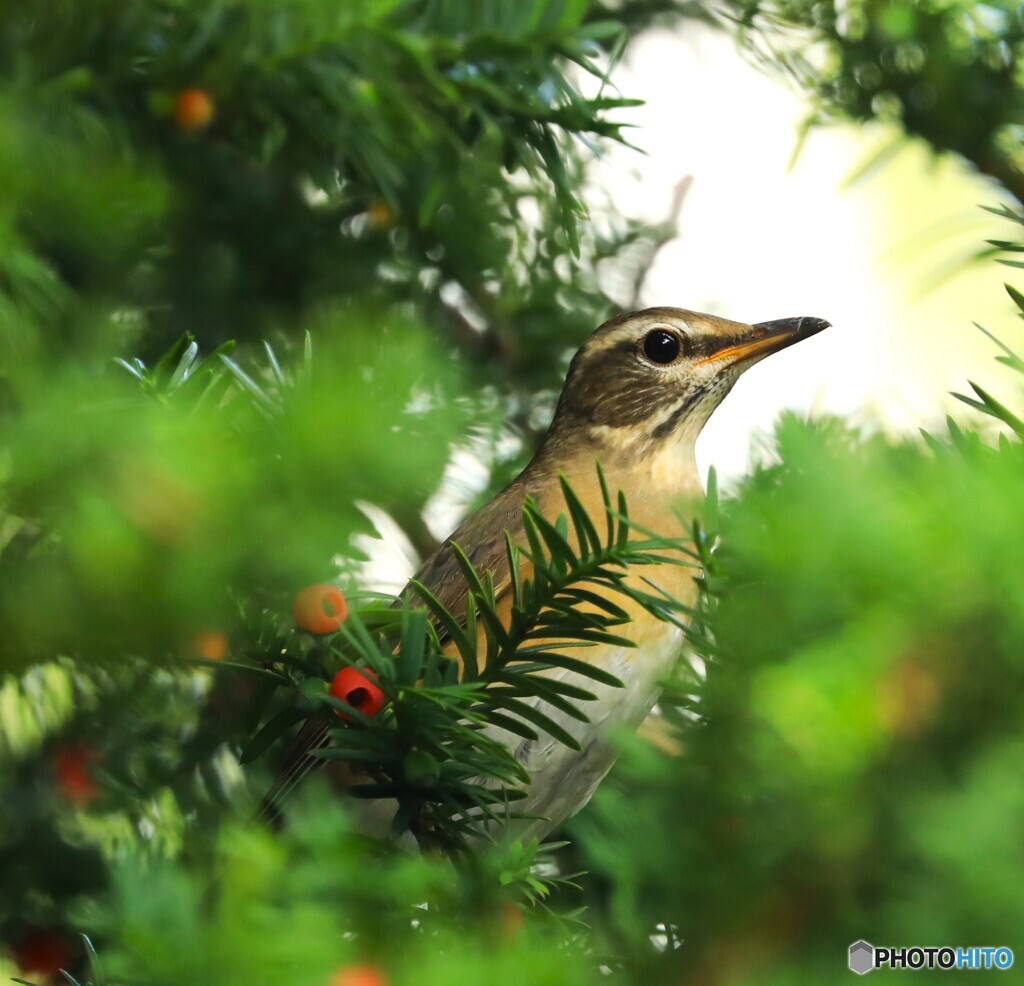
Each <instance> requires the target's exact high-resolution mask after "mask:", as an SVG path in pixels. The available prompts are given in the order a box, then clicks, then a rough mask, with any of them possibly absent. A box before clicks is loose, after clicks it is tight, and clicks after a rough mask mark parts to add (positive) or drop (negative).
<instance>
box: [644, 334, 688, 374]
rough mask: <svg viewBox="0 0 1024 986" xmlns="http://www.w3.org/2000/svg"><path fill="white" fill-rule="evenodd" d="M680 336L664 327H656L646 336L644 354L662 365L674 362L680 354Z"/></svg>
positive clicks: (653, 361)
mask: <svg viewBox="0 0 1024 986" xmlns="http://www.w3.org/2000/svg"><path fill="white" fill-rule="evenodd" d="M679 348H680V346H679V337H678V336H675V335H673V334H672V333H671V332H666V331H665V330H664V329H655V330H654V331H653V332H648V333H647V335H645V336H644V356H646V357H647V358H648V359H649V360H650V361H651V362H652V363H660V364H661V365H662V366H665V365H667V364H668V363H671V362H673V360H675V359H676V357H677V356H678V355H679Z"/></svg>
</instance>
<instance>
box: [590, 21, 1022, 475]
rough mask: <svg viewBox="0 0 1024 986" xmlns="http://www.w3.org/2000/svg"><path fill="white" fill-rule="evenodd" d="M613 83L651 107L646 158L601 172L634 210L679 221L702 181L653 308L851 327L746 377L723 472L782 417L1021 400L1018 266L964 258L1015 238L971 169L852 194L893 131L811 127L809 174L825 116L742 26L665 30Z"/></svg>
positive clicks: (615, 155) (715, 454) (924, 414)
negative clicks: (977, 394)
mask: <svg viewBox="0 0 1024 986" xmlns="http://www.w3.org/2000/svg"><path fill="white" fill-rule="evenodd" d="M614 80H615V81H616V83H617V84H618V86H619V88H620V89H621V90H622V92H623V93H624V94H626V95H628V96H635V97H639V98H642V99H644V100H645V101H646V105H645V106H643V107H640V108H638V109H637V110H634V111H630V112H629V114H628V116H627V117H625V118H626V119H628V120H629V121H630V122H631V123H633V124H634V125H635V129H634V130H632V132H631V134H630V139H631V140H632V142H633V143H634V144H636V145H637V146H639V147H640V148H642V149H643V150H644V151H646V152H647V153H646V156H643V155H640V154H638V153H636V152H632V151H629V150H627V149H621V148H618V149H616V150H614V151H613V152H612V154H611V155H610V157H609V159H608V160H607V161H606V162H604V163H602V164H601V165H600V166H599V167H598V170H597V178H598V180H599V181H601V182H602V183H603V184H604V185H605V186H606V187H607V188H609V189H610V190H611V192H612V194H613V197H614V200H615V202H616V205H617V206H618V207H619V208H621V210H622V211H623V212H624V213H626V214H628V215H633V216H642V217H647V218H650V219H651V220H653V221H658V220H661V219H664V217H665V215H666V213H667V212H668V203H669V201H670V199H671V195H672V189H673V188H674V186H675V185H676V184H677V183H678V182H679V180H680V179H681V178H683V177H684V176H686V175H691V176H693V179H694V181H693V185H692V187H691V189H690V191H689V194H688V195H687V198H686V201H685V204H684V206H683V210H682V214H681V217H680V222H679V234H680V235H679V238H678V239H677V240H675V241H674V242H672V243H670V244H668V245H667V246H666V247H665V248H664V249H663V250H662V251H661V253H660V254H659V256H658V258H657V262H656V264H655V266H654V268H653V270H652V271H651V273H650V276H649V278H648V281H647V283H646V286H645V291H644V297H643V303H645V304H651V305H655V304H658V305H675V306H678V307H681V308H692V309H697V310H704V311H710V312H714V313H715V314H718V315H723V316H726V317H730V318H735V319H739V320H742V321H749V322H754V321H763V320H766V319H771V318H780V317H785V316H791V315H816V316H820V317H822V318H827V319H828V320H829V321H831V322H832V323H833V326H834V327H833V328H832V329H829V330H828V331H826V332H825V333H823V334H822V335H819V336H817V337H816V338H814V339H812V340H809V341H807V342H805V343H802V344H800V345H798V346H796V347H795V348H793V349H790V350H788V351H787V352H785V353H781V354H779V355H777V356H773V357H771V358H770V359H768V360H765V361H764V362H763V363H761V364H759V365H758V366H755V367H754V368H753V369H751V370H750V371H749V373H748V374H747V375H746V376H745V377H744V378H742V379H741V380H740V382H739V384H737V386H736V389H735V390H734V391H733V394H732V395H731V396H730V397H729V399H728V400H727V401H726V403H725V404H724V405H723V406H722V408H721V409H720V410H719V411H718V412H716V414H715V416H714V417H713V418H712V420H711V422H710V423H709V424H708V426H707V428H706V430H705V433H704V435H703V436H702V438H701V441H700V442H699V443H698V457H699V460H700V462H701V464H702V467H703V468H704V469H706V468H707V466H708V465H710V464H712V463H713V464H714V465H715V466H716V468H718V470H719V471H720V473H721V474H722V475H725V476H730V475H736V474H737V473H739V472H742V471H743V470H744V469H745V468H746V467H747V465H748V461H749V459H748V451H749V449H750V444H751V438H752V435H753V434H754V433H755V431H757V430H758V429H761V430H764V429H767V428H769V427H770V425H771V422H772V420H773V419H774V418H775V416H776V415H777V413H778V411H779V410H780V409H782V408H783V407H792V408H801V409H807V408H814V409H816V410H821V411H830V412H837V413H841V414H844V415H853V416H854V417H855V419H857V420H864V421H867V422H871V421H877V422H880V423H882V424H884V425H885V426H886V427H890V428H895V429H900V430H916V429H917V428H918V427H922V426H924V427H935V426H941V422H942V419H943V418H944V416H945V414H946V413H947V412H949V411H953V413H955V414H957V415H958V416H960V417H961V419H962V418H963V417H964V416H965V415H966V414H969V413H970V412H968V409H967V408H966V407H964V406H963V405H961V404H960V403H959V402H957V401H954V400H952V398H949V397H948V396H946V395H947V392H948V391H949V390H951V389H959V390H964V389H966V387H967V383H966V381H967V379H968V378H970V379H974V380H977V381H978V382H986V383H988V384H990V385H991V386H992V387H993V388H994V389H995V391H996V393H997V394H1010V395H1012V394H1015V393H1017V392H1018V391H1017V383H1016V380H1015V379H1014V376H1013V375H1012V374H1011V373H1010V372H1009V371H1007V370H1005V369H1003V368H1002V367H1000V366H999V365H998V364H996V363H995V362H994V359H993V356H994V355H995V349H994V347H993V345H992V344H991V343H990V342H989V341H988V340H987V339H985V338H984V337H983V336H982V335H981V333H980V332H978V331H977V330H976V329H974V328H973V327H972V324H971V323H972V321H974V320H977V321H980V322H982V324H984V325H986V327H987V328H990V329H993V330H995V331H996V332H997V334H999V335H1001V337H1002V338H1004V339H1005V340H1006V341H1007V343H1009V344H1010V345H1013V344H1014V343H1015V342H1018V341H1019V340H1020V334H1021V333H1020V322H1019V321H1017V320H1015V319H1014V318H1013V314H1012V313H1013V312H1014V311H1015V309H1014V308H1013V306H1012V304H1011V303H1010V301H1009V299H1008V298H1007V297H1006V294H1005V292H1004V291H1003V289H1002V283H1003V281H1005V280H1011V279H1012V275H1013V273H1014V272H1013V270H1012V269H1011V268H1008V267H1004V266H1002V265H998V264H995V263H994V262H992V261H984V262H981V263H979V264H976V265H972V266H967V267H961V266H959V265H958V261H960V260H961V259H962V258H964V257H967V256H969V255H970V254H971V253H972V252H973V251H975V250H977V249H979V248H980V247H981V246H982V241H983V240H984V238H985V237H993V238H1009V237H1011V236H1012V235H1013V227H1011V226H1009V225H1008V224H1007V223H1006V222H1005V221H1003V220H999V219H998V218H996V217H994V216H991V215H989V214H988V213H986V212H984V211H982V210H981V209H980V208H978V206H979V204H987V205H997V204H998V203H999V199H998V195H999V192H998V190H997V188H996V187H995V186H994V185H992V184H990V183H988V182H986V181H984V180H982V179H980V178H977V177H975V176H973V175H969V174H968V173H967V172H966V170H965V169H964V168H963V167H962V166H960V165H958V164H957V163H956V162H954V161H952V160H946V161H941V162H938V163H937V162H935V161H934V160H932V159H931V158H930V157H929V156H928V154H927V153H926V152H925V151H924V150H923V149H922V148H920V147H916V146H911V145H907V146H906V147H905V148H904V149H903V150H901V152H900V153H899V155H898V156H897V157H896V158H895V159H894V160H893V161H892V162H890V163H888V164H887V165H885V166H884V167H883V168H881V169H880V170H878V171H877V172H875V173H874V174H873V175H872V176H870V177H868V178H865V179H863V180H862V181H859V182H857V183H855V184H854V185H853V187H850V188H846V187H844V186H845V185H846V183H847V180H848V179H849V178H850V177H851V176H852V175H853V173H854V172H855V170H856V169H857V168H858V167H859V166H860V165H861V164H862V163H863V162H865V161H866V160H867V159H868V158H869V156H870V155H871V154H872V153H873V151H874V150H875V149H876V148H877V147H879V146H880V144H881V143H883V142H885V141H886V140H888V139H891V135H890V134H886V133H880V132H878V131H875V132H874V133H872V134H864V133H863V132H858V131H856V130H854V129H853V128H849V129H846V128H843V129H840V128H836V129H830V130H819V131H815V132H814V133H812V134H811V136H810V137H809V139H808V140H807V142H806V144H805V146H804V147H803V149H802V151H801V153H800V155H799V157H798V159H797V162H796V165H795V166H794V167H792V168H790V162H791V159H792V156H793V151H794V148H795V146H796V139H797V133H798V128H799V124H800V122H801V120H802V119H803V118H804V116H805V113H806V108H805V105H804V104H803V103H802V102H801V100H800V99H799V98H798V97H797V96H796V95H795V94H794V93H793V92H792V91H791V90H789V89H787V88H786V87H785V86H784V85H783V84H782V83H781V82H778V81H775V80H773V79H771V78H769V77H767V76H765V75H764V74H763V73H762V72H761V71H759V70H758V69H756V68H754V67H752V66H750V65H749V64H747V63H746V62H745V61H744V59H743V57H742V56H741V55H740V54H738V53H737V52H736V50H735V46H734V43H733V41H732V40H731V39H730V38H729V37H728V36H727V35H726V34H724V33H716V32H713V31H711V30H709V29H706V28H700V27H694V26H688V27H687V28H686V31H685V36H684V35H682V34H675V33H669V32H654V33H652V34H650V35H648V36H647V37H645V38H643V39H641V40H640V41H639V42H638V43H636V44H635V46H634V47H633V48H632V49H631V55H630V58H629V60H628V62H627V63H625V64H623V65H620V66H619V67H618V68H617V70H616V72H615V75H614Z"/></svg>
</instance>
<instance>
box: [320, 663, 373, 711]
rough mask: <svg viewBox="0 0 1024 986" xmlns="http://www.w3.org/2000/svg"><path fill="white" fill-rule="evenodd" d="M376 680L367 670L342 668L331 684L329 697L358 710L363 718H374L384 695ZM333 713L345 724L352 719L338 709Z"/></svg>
mask: <svg viewBox="0 0 1024 986" xmlns="http://www.w3.org/2000/svg"><path fill="white" fill-rule="evenodd" d="M378 680H379V679H378V678H377V675H376V674H374V673H373V672H372V671H371V670H370V669H369V668H342V669H341V670H340V671H339V672H338V673H337V674H336V675H335V676H334V681H332V682H331V695H333V696H334V698H337V699H341V701H342V702H345V703H346V704H348V705H351V706H352V708H353V709H358V710H359V711H360V712H362V714H363V715H364V716H375V715H376V714H377V713H378V712H380V710H381V706H382V705H383V704H384V693H383V692H382V691H381V690H380V685H378V684H377V682H378ZM334 711H335V714H336V715H338V716H340V717H341V718H342V719H344V720H345V722H351V721H352V717H351V716H347V715H345V713H344V712H342V711H341V710H340V709H335V710H334Z"/></svg>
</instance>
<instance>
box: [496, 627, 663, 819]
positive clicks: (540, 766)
mask: <svg viewBox="0 0 1024 986" xmlns="http://www.w3.org/2000/svg"><path fill="white" fill-rule="evenodd" d="M682 640H683V634H682V631H681V630H679V629H678V628H677V627H675V626H673V625H672V624H670V623H661V624H658V625H657V627H656V629H655V630H654V632H652V633H649V634H648V635H647V639H645V641H644V642H643V644H642V645H641V646H640V647H614V648H610V647H600V646H598V647H594V648H592V649H591V650H590V651H589V652H588V651H587V650H578V649H576V650H573V651H572V655H573V656H574V657H577V658H581V659H583V660H591V659H593V657H597V656H598V655H600V658H601V660H600V667H601V668H602V669H603V670H605V671H608V672H610V673H611V674H613V675H615V676H616V677H617V678H618V679H619V680H620V681H622V683H623V686H624V687H622V688H612V687H610V686H608V685H604V684H600V683H598V682H594V681H591V680H590V679H587V678H584V677H583V676H581V675H579V674H576V673H575V672H568V671H562V672H559V673H558V674H557V675H553V676H552V677H557V678H559V679H560V680H564V681H567V682H570V683H571V684H574V685H577V686H579V687H580V688H584V689H586V690H587V691H589V692H591V693H592V694H594V695H596V696H597V698H596V699H595V700H593V701H589V702H581V703H580V705H579V707H580V709H581V711H582V712H583V713H584V714H585V715H586V716H587V717H588V719H589V720H590V721H589V722H580V721H579V720H577V719H573V718H571V717H570V716H567V715H565V714H564V713H563V712H560V711H558V710H557V709H553V708H552V707H551V706H549V705H547V704H545V703H544V702H536V701H535V702H534V703H533V704H535V705H537V706H538V709H539V711H541V712H544V713H545V714H546V715H548V716H550V717H551V718H552V719H553V720H554V721H555V722H556V723H558V725H559V726H561V727H562V728H563V729H565V730H566V731H567V732H569V733H570V734H571V735H572V736H573V737H575V739H576V740H577V741H578V742H579V744H580V746H581V747H582V749H581V750H579V751H577V750H572V749H570V748H569V747H567V746H566V745H565V744H564V743H561V742H559V741H558V740H556V739H553V738H552V737H550V736H548V735H547V734H541V735H540V736H539V738H538V739H536V740H526V739H523V738H522V737H520V736H515V735H513V734H511V733H509V732H507V731H506V730H501V729H493V730H488V735H490V736H493V737H494V738H495V739H498V740H500V741H501V742H502V743H505V744H506V745H507V746H509V747H510V748H512V749H513V750H514V751H515V755H516V759H517V760H519V762H520V763H522V764H523V766H524V767H525V768H526V769H527V770H528V771H529V773H530V776H531V778H532V783H531V784H530V787H529V788H528V791H527V796H526V798H525V799H523V800H521V801H516V802H513V803H512V804H511V805H510V806H509V807H510V811H512V812H513V813H515V814H517V815H531V816H540V817H537V818H535V819H527V818H523V819H512V820H510V822H509V824H508V830H509V831H508V834H509V835H511V836H512V837H513V838H531V837H534V836H535V837H537V838H542V837H543V836H544V835H545V834H546V833H547V832H549V831H550V830H551V829H553V828H555V827H556V826H557V825H559V824H560V823H561V822H563V821H565V819H567V818H569V817H570V816H571V815H574V814H575V813H576V812H577V811H579V810H580V808H582V807H583V806H584V805H585V804H586V803H587V802H588V801H589V800H590V798H591V796H592V795H593V793H594V790H595V789H596V788H597V786H598V784H600V783H601V781H602V780H603V779H604V777H605V775H606V774H607V773H608V771H609V770H610V769H611V767H612V764H613V763H614V762H615V755H616V754H615V746H614V742H613V740H614V735H615V733H616V732H617V731H619V730H630V731H632V730H635V729H636V728H637V727H638V726H639V725H640V723H641V722H643V721H644V719H645V718H646V717H647V715H648V714H649V713H650V711H651V709H652V708H653V707H654V704H655V703H656V702H657V700H658V696H659V694H660V692H661V689H660V683H661V682H662V681H664V680H665V678H667V677H668V675H669V673H670V672H671V670H672V668H673V666H674V664H675V661H676V660H677V658H678V656H679V652H680V649H681V647H682Z"/></svg>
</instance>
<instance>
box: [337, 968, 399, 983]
mask: <svg viewBox="0 0 1024 986" xmlns="http://www.w3.org/2000/svg"><path fill="white" fill-rule="evenodd" d="M328 986H388V977H387V976H385V975H384V973H383V972H382V971H381V970H380V969H378V968H377V967H376V966H375V965H344V966H342V967H341V968H340V969H336V970H335V971H334V974H333V975H332V976H331V978H330V980H329V982H328Z"/></svg>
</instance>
